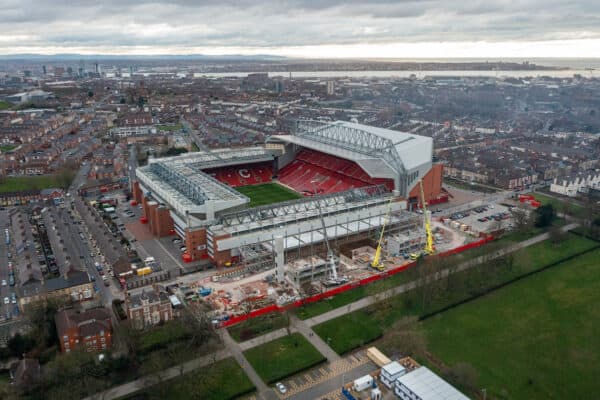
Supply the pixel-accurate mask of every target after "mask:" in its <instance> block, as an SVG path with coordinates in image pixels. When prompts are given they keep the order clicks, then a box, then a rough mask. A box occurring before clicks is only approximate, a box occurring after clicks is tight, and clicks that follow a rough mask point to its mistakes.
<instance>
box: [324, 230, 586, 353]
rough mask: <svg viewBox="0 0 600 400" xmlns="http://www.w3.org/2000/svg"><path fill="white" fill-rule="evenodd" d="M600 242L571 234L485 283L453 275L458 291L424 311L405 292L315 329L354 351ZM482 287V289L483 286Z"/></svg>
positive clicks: (521, 256)
mask: <svg viewBox="0 0 600 400" xmlns="http://www.w3.org/2000/svg"><path fill="white" fill-rule="evenodd" d="M596 245H597V243H596V242H594V241H591V240H589V239H586V238H582V237H579V236H575V235H570V236H569V237H568V239H566V240H565V241H563V242H562V243H561V244H560V245H557V246H555V245H553V244H552V243H550V241H548V240H547V241H544V242H541V243H538V244H535V245H533V246H530V247H527V248H525V249H522V250H519V251H517V252H515V253H514V266H513V268H512V269H511V270H503V271H501V274H499V275H497V276H495V277H494V278H493V279H490V280H487V281H482V276H481V275H480V272H479V271H477V270H467V271H464V272H460V273H456V274H454V275H453V285H454V286H455V288H456V289H455V290H454V291H453V292H451V293H450V294H448V295H446V296H442V297H440V298H437V299H434V300H432V301H431V302H430V303H429V304H428V305H427V306H426V307H425V308H423V307H421V305H420V302H418V301H414V295H413V293H405V294H402V295H400V296H398V297H395V298H392V299H391V300H390V303H391V304H392V306H391V307H389V308H385V309H384V308H380V309H378V312H377V313H373V312H372V310H369V309H362V310H358V311H355V312H351V313H348V314H346V315H344V316H342V317H339V318H336V319H333V320H330V321H327V322H324V323H322V324H319V325H317V326H315V327H314V331H315V332H316V333H317V334H318V335H319V336H320V337H321V338H322V339H323V340H327V338H330V339H331V347H332V348H333V349H334V350H335V351H336V352H337V353H339V354H343V353H346V352H348V351H351V350H353V349H355V348H357V347H360V346H361V345H364V344H366V343H369V342H370V341H372V340H375V339H377V338H378V337H380V336H381V335H382V334H383V332H384V329H385V328H387V327H389V326H391V325H392V324H393V323H394V322H395V321H398V320H399V319H401V318H402V317H405V316H407V315H417V316H418V315H423V314H427V313H430V312H432V311H435V310H439V309H441V308H443V307H445V306H448V305H450V304H454V303H457V302H459V301H461V300H464V299H465V298H468V297H469V296H470V293H471V292H472V291H473V290H474V287H475V286H477V287H478V288H479V290H481V288H482V287H493V286H494V285H498V284H501V283H504V282H507V281H509V280H510V279H513V278H515V277H518V276H522V275H523V274H526V273H528V272H531V271H535V270H538V269H540V268H542V267H544V266H546V265H548V264H550V263H552V262H556V261H559V260H561V259H564V258H566V257H569V256H571V255H574V254H579V253H581V252H583V251H585V250H588V249H591V248H593V247H594V246H596ZM481 285H483V286H481Z"/></svg>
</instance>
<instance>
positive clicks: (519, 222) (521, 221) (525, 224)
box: [511, 205, 533, 232]
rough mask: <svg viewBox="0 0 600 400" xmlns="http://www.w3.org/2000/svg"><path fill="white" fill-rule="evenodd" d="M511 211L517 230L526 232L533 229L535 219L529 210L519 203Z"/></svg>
mask: <svg viewBox="0 0 600 400" xmlns="http://www.w3.org/2000/svg"><path fill="white" fill-rule="evenodd" d="M511 213H512V216H513V220H514V222H515V230H517V231H520V232H526V231H528V230H530V229H531V227H532V226H533V221H532V218H531V217H530V213H529V211H528V210H526V209H525V208H524V207H523V206H521V205H519V206H518V207H514V208H513V209H512V210H511Z"/></svg>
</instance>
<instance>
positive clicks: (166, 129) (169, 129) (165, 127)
mask: <svg viewBox="0 0 600 400" xmlns="http://www.w3.org/2000/svg"><path fill="white" fill-rule="evenodd" d="M156 127H157V128H158V130H159V131H163V132H174V131H179V130H181V129H183V125H182V124H179V123H177V124H173V125H157V126H156Z"/></svg>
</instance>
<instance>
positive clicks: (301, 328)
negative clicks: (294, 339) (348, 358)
mask: <svg viewBox="0 0 600 400" xmlns="http://www.w3.org/2000/svg"><path fill="white" fill-rule="evenodd" d="M289 315H290V322H291V325H292V326H293V327H294V328H296V329H297V330H298V332H300V333H301V334H302V336H304V337H305V338H306V339H307V340H308V341H309V342H310V343H311V344H312V345H313V346H315V347H316V349H317V350H319V352H320V353H321V354H323V355H324V356H325V357H327V361H329V362H333V361H338V360H340V359H341V357H340V356H339V354H338V353H336V352H335V351H333V349H332V348H331V347H329V345H328V344H327V343H325V342H324V341H323V339H321V337H320V336H319V335H315V332H314V331H313V330H312V328H311V325H309V324H307V323H306V321H303V320H301V319H298V317H296V316H295V315H294V314H291V313H290V314H289Z"/></svg>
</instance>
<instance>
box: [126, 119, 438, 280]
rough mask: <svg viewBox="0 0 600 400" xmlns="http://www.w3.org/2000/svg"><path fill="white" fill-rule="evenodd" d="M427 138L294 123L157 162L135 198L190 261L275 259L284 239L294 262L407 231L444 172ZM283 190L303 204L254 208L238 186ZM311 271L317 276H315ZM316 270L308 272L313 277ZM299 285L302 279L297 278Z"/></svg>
mask: <svg viewBox="0 0 600 400" xmlns="http://www.w3.org/2000/svg"><path fill="white" fill-rule="evenodd" d="M432 154H433V142H432V139H431V138H428V137H423V136H418V135H413V134H409V133H404V132H397V131H392V130H387V129H381V128H374V127H370V126H366V125H359V124H354V123H349V122H341V121H338V122H333V123H331V122H328V123H325V122H317V121H301V122H298V124H297V126H296V128H295V129H294V131H293V133H292V134H290V135H275V136H271V137H269V138H268V139H267V140H266V143H265V145H264V146H258V147H247V148H241V149H240V148H236V149H217V150H213V151H200V152H195V153H188V154H185V155H181V156H176V157H170V158H162V159H151V160H149V164H148V165H147V166H144V167H141V168H138V169H137V170H136V177H137V182H134V183H133V194H134V198H135V200H136V201H137V202H139V203H140V204H141V205H142V208H143V211H144V217H143V222H145V223H148V224H149V227H150V230H151V231H152V232H153V233H154V234H155V235H156V236H168V235H172V234H174V233H176V234H177V235H179V236H180V237H181V238H182V239H183V240H184V243H185V245H186V248H187V250H186V253H185V254H184V259H186V261H192V260H199V259H202V258H210V259H211V260H212V261H214V262H215V263H216V264H217V265H218V266H223V265H229V264H230V263H232V262H238V263H251V262H253V260H255V259H257V258H258V259H260V258H261V257H264V255H265V254H267V253H268V254H273V249H274V240H275V238H276V237H279V236H281V237H283V247H284V250H285V252H286V254H288V253H293V254H297V257H296V258H300V257H309V256H312V255H313V254H314V250H315V248H318V247H319V246H320V245H321V244H322V242H323V240H324V235H323V233H324V232H323V224H324V225H325V227H326V235H327V237H328V238H329V240H330V241H331V242H333V243H335V244H336V246H339V245H341V244H344V243H349V242H352V241H356V240H360V239H362V238H365V237H366V236H368V235H369V234H370V233H372V232H376V231H379V230H380V227H381V226H382V225H383V224H384V223H386V221H387V224H388V226H389V227H390V228H393V227H394V226H397V225H400V224H405V223H406V221H407V219H408V215H406V214H409V213H405V212H404V210H406V209H407V208H410V207H412V206H414V205H415V204H417V203H418V202H419V185H418V183H419V181H421V180H422V182H423V187H424V192H425V198H426V200H427V201H429V202H435V201H436V199H438V198H439V197H440V194H441V184H442V166H441V165H438V164H433V163H432ZM272 181H274V182H278V183H279V184H282V185H284V186H286V187H287V188H289V189H292V190H294V191H295V192H297V193H299V194H302V195H303V196H304V197H303V198H301V199H298V200H291V201H285V202H281V203H274V204H269V205H265V206H260V207H253V208H249V207H248V204H249V203H250V199H249V198H248V197H246V196H245V195H243V194H241V193H240V192H238V191H236V190H235V187H238V186H246V185H253V184H261V183H266V182H272ZM311 270H312V268H311ZM311 272H312V271H311ZM298 278H299V279H301V278H300V276H299V277H298Z"/></svg>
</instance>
